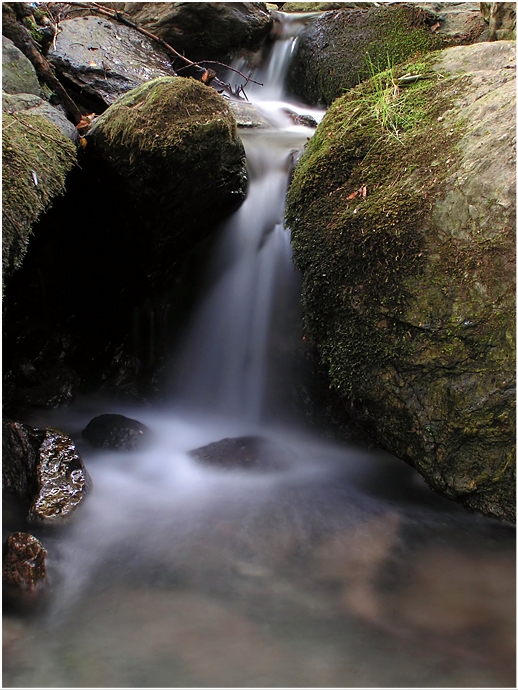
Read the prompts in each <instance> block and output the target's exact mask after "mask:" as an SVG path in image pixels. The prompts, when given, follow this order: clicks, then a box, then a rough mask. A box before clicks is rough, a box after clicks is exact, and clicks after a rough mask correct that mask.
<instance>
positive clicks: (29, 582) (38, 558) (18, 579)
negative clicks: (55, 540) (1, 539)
mask: <svg viewBox="0 0 518 690" xmlns="http://www.w3.org/2000/svg"><path fill="white" fill-rule="evenodd" d="M46 556H47V551H46V550H45V549H44V548H43V546H42V544H41V542H40V541H39V540H38V539H36V537H34V536H33V535H32V534H27V533H26V532H13V533H12V534H11V535H10V536H9V537H8V539H7V544H6V552H5V554H4V558H3V563H2V579H3V582H4V584H7V585H11V586H14V587H16V588H17V589H22V590H34V589H35V588H36V587H41V586H42V585H44V584H45V581H46V577H47V570H46V566H45V558H46Z"/></svg>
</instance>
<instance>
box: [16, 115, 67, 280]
mask: <svg viewBox="0 0 518 690" xmlns="http://www.w3.org/2000/svg"><path fill="white" fill-rule="evenodd" d="M2 120H3V124H2V133H3V142H2V172H3V176H2V195H3V206H2V220H3V232H2V267H3V281H4V283H5V282H6V281H7V279H8V278H9V277H10V276H11V275H12V274H13V272H14V271H15V270H16V269H18V268H19V267H20V265H21V263H22V260H23V257H24V256H25V253H26V251H27V245H28V242H29V235H30V233H31V230H32V228H33V226H34V224H35V223H36V221H37V220H38V218H39V217H40V216H41V214H42V213H43V212H44V211H45V210H46V209H47V208H49V207H50V206H51V204H52V201H53V199H54V198H55V197H56V196H58V195H60V194H63V193H64V191H65V180H66V177H67V174H68V173H69V171H70V170H71V169H72V168H73V167H74V165H75V164H76V160H77V158H76V146H75V145H74V144H73V143H72V142H71V141H70V139H68V138H67V137H66V136H65V135H64V134H63V133H62V132H61V130H60V129H59V128H58V127H57V126H56V125H55V124H53V123H51V122H49V120H48V119H47V118H46V117H43V116H42V115H34V114H32V113H31V111H30V110H27V111H25V110H24V111H23V112H4V114H3V117H2Z"/></svg>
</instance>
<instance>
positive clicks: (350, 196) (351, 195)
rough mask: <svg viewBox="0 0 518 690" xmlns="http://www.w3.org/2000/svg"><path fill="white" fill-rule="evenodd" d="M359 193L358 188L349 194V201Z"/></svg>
mask: <svg viewBox="0 0 518 690" xmlns="http://www.w3.org/2000/svg"><path fill="white" fill-rule="evenodd" d="M358 194H359V192H358V190H356V191H355V192H353V193H352V194H349V196H348V197H347V201H349V199H354V198H355V197H357V196H358Z"/></svg>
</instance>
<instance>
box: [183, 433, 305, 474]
mask: <svg viewBox="0 0 518 690" xmlns="http://www.w3.org/2000/svg"><path fill="white" fill-rule="evenodd" d="M189 455H191V456H192V457H193V458H196V459H197V460H200V461H201V462H203V463H205V464H207V465H212V466H214V467H221V468H222V469H247V470H248V469H251V470H260V471H261V470H279V469H283V468H285V467H286V466H287V465H288V463H289V462H290V460H292V459H293V453H292V451H290V449H288V448H286V447H284V446H281V445H279V444H277V443H273V442H272V441H270V440H269V439H267V438H264V437H263V436H240V437H238V438H223V439H221V441H215V442H214V443H209V444H208V445H206V446H202V447H201V448H196V449H195V450H191V451H189Z"/></svg>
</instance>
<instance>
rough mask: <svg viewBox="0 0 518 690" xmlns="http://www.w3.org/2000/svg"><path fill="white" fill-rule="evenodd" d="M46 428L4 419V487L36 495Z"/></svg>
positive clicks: (8, 489)
mask: <svg viewBox="0 0 518 690" xmlns="http://www.w3.org/2000/svg"><path fill="white" fill-rule="evenodd" d="M44 434H45V432H44V431H41V430H38V429H33V428H32V427H31V426H29V425H28V424H23V423H22V422H17V421H13V420H10V419H3V420H2V489H3V490H4V491H7V492H9V493H14V494H17V495H22V496H23V495H29V496H32V495H33V494H34V493H35V491H36V490H37V480H36V467H37V464H38V460H39V455H38V450H39V447H40V446H41V444H42V442H43V438H44Z"/></svg>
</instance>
